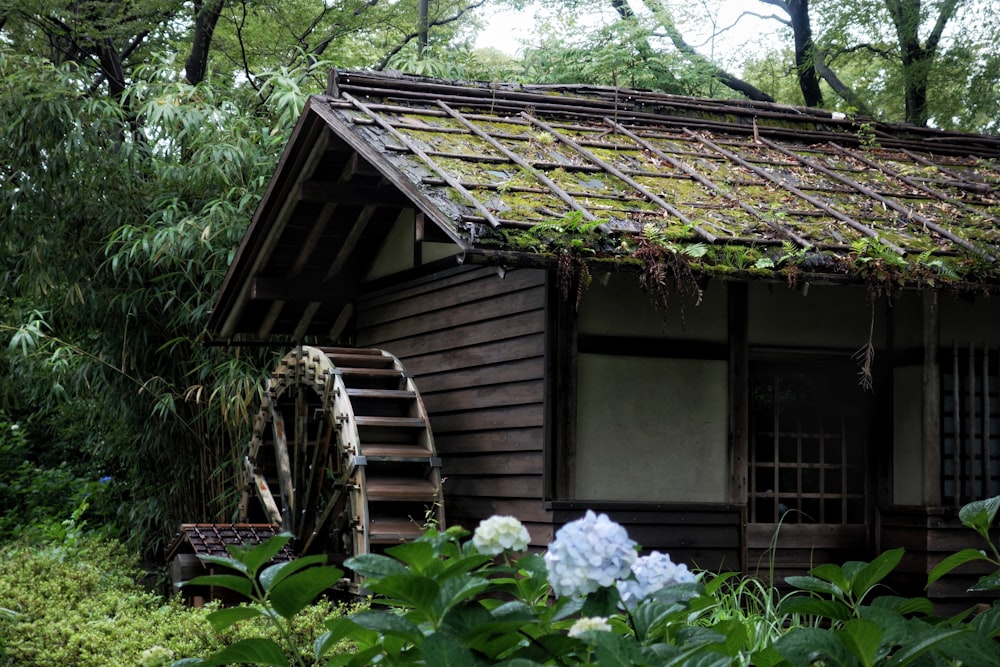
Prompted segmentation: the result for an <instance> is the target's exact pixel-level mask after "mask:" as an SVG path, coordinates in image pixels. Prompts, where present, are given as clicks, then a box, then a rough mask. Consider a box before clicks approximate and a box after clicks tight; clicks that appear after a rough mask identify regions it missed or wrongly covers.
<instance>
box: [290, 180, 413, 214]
mask: <svg viewBox="0 0 1000 667" xmlns="http://www.w3.org/2000/svg"><path fill="white" fill-rule="evenodd" d="M299 193H300V197H301V198H302V201H307V202H327V203H333V204H349V205H353V206H364V205H365V204H373V203H377V204H378V205H379V206H391V207H395V208H406V207H407V206H412V205H413V204H412V203H411V202H410V200H409V199H407V198H406V197H405V196H404V195H403V193H401V192H400V191H399V190H397V189H396V188H394V187H393V186H391V185H387V184H386V185H359V184H357V183H346V182H340V183H330V182H327V181H309V182H307V183H303V184H302V185H301V187H300V188H299Z"/></svg>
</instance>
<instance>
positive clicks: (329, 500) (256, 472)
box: [239, 347, 444, 561]
mask: <svg viewBox="0 0 1000 667" xmlns="http://www.w3.org/2000/svg"><path fill="white" fill-rule="evenodd" d="M248 449H249V451H248V452H247V456H246V458H245V459H244V462H243V463H244V468H245V473H246V475H245V485H244V488H243V492H242V495H241V498H240V505H239V521H241V522H245V521H249V520H254V519H263V520H264V521H267V522H269V523H272V524H276V525H279V526H280V527H281V530H282V531H287V532H290V533H292V534H293V535H294V536H295V541H294V545H295V548H296V551H297V552H298V553H299V554H303V555H304V554H310V553H324V552H325V553H328V554H331V556H332V557H333V560H334V561H338V560H340V561H342V560H343V559H345V558H347V557H350V556H353V555H357V554H363V553H371V552H377V551H379V550H381V549H384V548H385V547H387V546H390V545H392V544H398V543H400V542H402V541H406V540H411V539H414V538H416V537H418V536H419V535H420V534H421V533H422V532H423V527H424V525H426V523H428V522H434V523H436V524H438V525H441V526H443V523H444V504H443V498H442V493H441V473H440V461H439V459H438V458H437V456H436V454H435V450H434V440H433V437H432V435H431V429H430V424H429V420H428V418H427V413H426V411H425V409H424V405H423V401H422V400H421V398H420V394H419V393H418V392H417V388H416V386H415V384H414V382H413V378H412V377H411V376H410V374H409V373H407V372H406V370H405V369H404V368H403V366H402V364H401V363H400V362H399V360H398V359H397V358H396V357H394V356H393V355H391V354H389V353H388V352H385V351H383V350H376V349H351V348H339V347H299V348H298V349H296V350H293V351H292V352H289V353H288V354H287V355H285V357H284V358H283V359H282V360H281V362H280V363H279V364H278V366H277V368H276V369H275V370H274V373H273V374H272V376H271V378H270V380H269V381H268V383H267V386H266V391H265V392H264V398H263V401H262V404H261V408H260V411H259V412H258V414H257V416H256V417H255V419H254V426H253V437H252V438H251V440H250V444H249V448H248ZM254 496H256V498H257V500H258V501H259V503H253V501H252V498H253V497H254ZM255 505H257V506H255Z"/></svg>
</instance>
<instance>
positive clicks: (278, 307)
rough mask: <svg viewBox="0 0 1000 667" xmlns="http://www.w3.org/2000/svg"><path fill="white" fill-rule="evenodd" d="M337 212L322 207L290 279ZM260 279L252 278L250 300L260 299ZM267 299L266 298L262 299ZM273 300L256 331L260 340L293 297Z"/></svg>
mask: <svg viewBox="0 0 1000 667" xmlns="http://www.w3.org/2000/svg"><path fill="white" fill-rule="evenodd" d="M336 210H337V205H336V204H334V203H328V204H326V205H324V206H323V209H322V210H321V211H320V214H319V216H317V218H316V221H315V222H314V223H313V226H312V228H311V229H310V230H309V235H308V236H307V237H306V239H305V241H304V242H303V243H302V244H301V245H300V246H299V253H298V255H297V256H296V257H295V261H294V262H292V266H291V268H290V269H289V272H288V275H289V276H290V277H293V276H298V275H299V274H301V273H302V269H304V268H305V266H306V264H307V263H308V262H309V258H310V257H311V256H312V253H313V249H314V248H315V247H316V245H317V244H318V243H319V239H320V237H321V236H322V235H323V231H324V230H325V229H326V225H327V223H328V222H329V221H330V219H331V218H333V214H334V212H335V211H336ZM259 280H260V278H254V282H255V285H254V290H253V292H252V293H251V298H261V297H256V296H255V294H256V292H257V289H258V287H259V286H258V285H257V284H256V283H257V281H259ZM263 298H267V297H263ZM271 298H274V299H275V301H274V303H272V304H271V307H270V308H268V310H267V314H266V315H265V316H264V319H263V320H262V321H261V323H260V327H259V328H258V329H257V337H258V338H260V339H264V338H266V337H267V336H268V335H269V334H270V333H271V330H272V329H273V328H274V323H275V322H277V321H278V317H279V316H280V315H281V311H282V309H283V308H284V307H285V301H286V300H293V301H294V300H295V296H294V294H293V295H289V296H283V297H271Z"/></svg>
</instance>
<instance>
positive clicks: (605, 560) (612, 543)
mask: <svg viewBox="0 0 1000 667" xmlns="http://www.w3.org/2000/svg"><path fill="white" fill-rule="evenodd" d="M635 547H636V544H635V542H634V541H632V540H630V539H629V537H628V533H627V532H626V531H625V529H624V528H622V527H621V526H619V525H618V524H617V523H615V522H614V521H612V520H611V519H609V518H608V516H607V515H606V514H601V515H600V516H598V515H595V514H594V512H593V511H591V510H587V514H586V515H585V516H584V517H583V518H582V519H577V520H576V521H571V522H569V523H567V524H566V525H565V526H563V527H562V528H560V529H559V531H558V532H557V533H556V540H555V542H553V543H552V544H550V545H549V549H548V551H546V552H545V566H546V568H547V569H548V578H549V583H550V584H552V590H553V591H554V592H555V594H556V595H557V596H559V597H564V596H573V595H586V594H588V593H593V592H594V591H596V590H597V589H598V588H602V587H607V586H611V585H612V584H614V583H615V581H616V580H618V579H623V578H625V577H627V576H628V574H629V572H630V571H631V567H632V563H634V562H635V559H636V557H637V554H636V552H635Z"/></svg>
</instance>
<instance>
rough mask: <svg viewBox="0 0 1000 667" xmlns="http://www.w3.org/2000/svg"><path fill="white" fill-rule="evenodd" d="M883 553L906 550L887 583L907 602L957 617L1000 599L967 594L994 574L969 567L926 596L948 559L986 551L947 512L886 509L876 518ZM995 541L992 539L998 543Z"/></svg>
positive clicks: (952, 513) (972, 533)
mask: <svg viewBox="0 0 1000 667" xmlns="http://www.w3.org/2000/svg"><path fill="white" fill-rule="evenodd" d="M877 529H878V540H879V545H878V547H879V550H880V551H885V550H889V549H895V548H897V547H903V548H904V549H906V553H905V555H904V556H903V561H902V562H901V563H900V565H899V567H898V568H897V569H896V572H894V573H893V575H892V576H891V577H890V578H889V580H888V583H889V584H890V585H891V586H892V587H893V588H894V589H895V591H896V592H898V593H899V594H900V595H904V596H926V597H929V598H930V599H931V602H933V603H934V606H935V609H936V610H937V611H938V612H939V613H943V614H953V613H957V612H958V611H961V610H964V609H968V608H969V607H971V606H973V605H975V604H978V603H981V602H992V601H993V600H996V599H998V598H1000V595H997V594H996V593H993V594H988V593H969V592H968V588H969V586H971V585H972V584H974V583H975V582H976V581H978V580H979V577H981V576H983V575H984V574H991V573H992V572H993V571H994V569H993V568H990V567H988V566H987V567H984V565H983V564H981V563H968V564H966V565H963V566H961V567H959V568H957V569H955V570H953V571H952V574H950V575H948V576H945V577H943V578H941V579H939V580H938V581H936V582H934V584H933V585H932V586H931V587H930V588H929V589H927V590H924V586H925V585H926V584H927V573H928V572H930V571H931V570H932V569H933V568H934V567H935V566H936V565H937V564H938V563H940V562H941V561H942V560H944V559H945V558H946V557H948V556H950V555H951V554H953V553H955V552H956V551H960V550H962V549H985V548H986V545H985V544H984V543H983V540H982V538H980V537H979V535H977V534H976V533H975V531H973V530H972V529H970V528H966V527H965V526H963V525H962V522H961V521H959V520H958V511H957V510H955V509H953V508H949V507H886V508H880V509H879V512H878V524H877ZM996 539H997V536H996V535H995V536H994V540H996Z"/></svg>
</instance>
